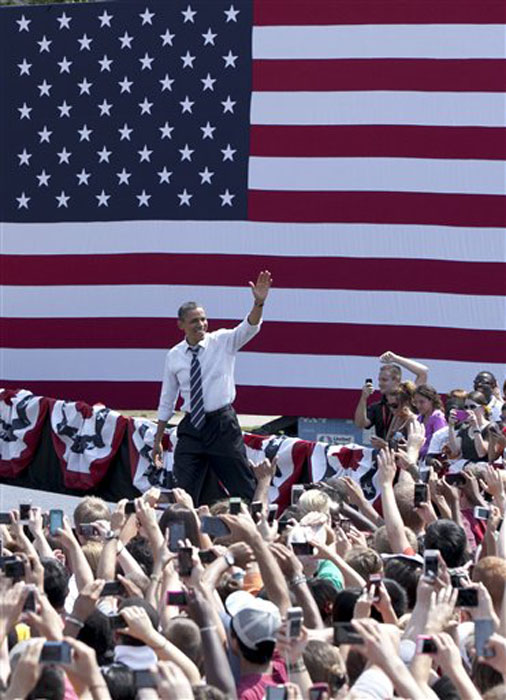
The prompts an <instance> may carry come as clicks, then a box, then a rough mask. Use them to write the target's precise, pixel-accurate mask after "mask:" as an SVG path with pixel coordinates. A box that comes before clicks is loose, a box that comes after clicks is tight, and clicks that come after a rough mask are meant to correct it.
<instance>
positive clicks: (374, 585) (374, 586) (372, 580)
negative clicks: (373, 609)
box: [367, 574, 383, 603]
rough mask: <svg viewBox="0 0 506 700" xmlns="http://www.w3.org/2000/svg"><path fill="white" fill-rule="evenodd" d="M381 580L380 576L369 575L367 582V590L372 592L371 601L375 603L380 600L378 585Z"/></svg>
mask: <svg viewBox="0 0 506 700" xmlns="http://www.w3.org/2000/svg"><path fill="white" fill-rule="evenodd" d="M382 579H383V576H382V575H381V574H370V575H369V580H368V582H367V588H368V590H372V592H373V601H374V602H375V603H376V602H378V600H379V599H380V592H379V588H380V584H381V581H382Z"/></svg>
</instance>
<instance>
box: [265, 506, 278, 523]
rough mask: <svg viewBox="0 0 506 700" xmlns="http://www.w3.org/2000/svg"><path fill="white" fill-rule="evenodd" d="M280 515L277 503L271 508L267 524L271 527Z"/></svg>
mask: <svg viewBox="0 0 506 700" xmlns="http://www.w3.org/2000/svg"><path fill="white" fill-rule="evenodd" d="M277 514H278V506H277V504H276V503H273V504H272V505H270V506H269V511H268V513H267V522H268V523H269V525H272V523H273V522H274V521H275V520H276V515H277Z"/></svg>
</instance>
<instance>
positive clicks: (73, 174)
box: [0, 0, 252, 222]
mask: <svg viewBox="0 0 506 700" xmlns="http://www.w3.org/2000/svg"><path fill="white" fill-rule="evenodd" d="M194 5H195V3H194ZM2 14H3V18H2V19H3V22H2V33H3V38H2V46H3V49H4V51H3V56H4V58H3V59H2V64H3V70H2V78H1V80H2V82H3V84H2V86H1V90H2V94H3V97H4V99H3V106H2V110H1V111H0V119H1V120H2V122H3V123H2V124H1V130H2V133H3V134H4V135H5V134H6V135H7V138H6V139H5V141H4V149H3V150H4V154H3V157H2V163H3V165H2V171H1V175H0V177H1V180H0V182H1V189H2V192H3V195H2V200H3V204H2V206H3V209H4V211H3V216H2V220H4V221H21V222H32V221H40V222H43V221H46V222H47V221H88V220H90V221H91V220H95V221H96V220H98V219H101V220H106V221H107V220H115V221H117V220H128V219H139V218H140V219H155V218H159V219H205V220H212V219H220V220H223V219H244V218H245V217H246V206H247V205H246V201H247V195H246V189H247V163H248V151H249V111H250V93H251V23H252V9H251V3H250V2H249V0H247V1H246V2H245V1H243V0H239V1H238V2H237V1H236V2H235V3H234V4H231V3H230V1H229V0H227V2H222V1H221V0H213V1H212V2H208V3H205V4H204V3H198V4H197V5H195V7H192V4H191V2H187V1H185V2H170V3H169V2H165V1H164V2H150V3H148V4H147V5H146V6H145V8H144V9H141V7H140V6H139V4H136V3H132V4H130V3H120V4H115V3H101V4H97V5H93V6H90V5H69V6H67V5H66V6H64V7H63V8H62V6H50V7H37V8H30V12H29V13H28V12H26V10H25V12H23V10H22V9H21V8H5V9H3V10H2ZM6 14H7V17H8V21H5V20H6Z"/></svg>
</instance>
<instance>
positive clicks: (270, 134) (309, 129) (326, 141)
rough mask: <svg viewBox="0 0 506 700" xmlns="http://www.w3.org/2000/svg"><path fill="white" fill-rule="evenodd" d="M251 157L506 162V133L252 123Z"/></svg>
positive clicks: (452, 128)
mask: <svg viewBox="0 0 506 700" xmlns="http://www.w3.org/2000/svg"><path fill="white" fill-rule="evenodd" d="M250 152H251V155H252V156H288V157H294V156H298V157H322V158H325V157H327V158H328V157H343V158H345V157H349V158H359V157H362V158H374V157H384V158H466V159H467V158H473V159H485V160H502V159H504V158H506V129H503V128H494V127H489V128H481V127H472V126H469V127H467V126H448V127H447V126H443V127H440V126H379V125H378V126H369V125H355V126H277V125H276V126H275V125H273V126H270V125H259V124H257V125H255V124H254V125H252V127H251V129H250Z"/></svg>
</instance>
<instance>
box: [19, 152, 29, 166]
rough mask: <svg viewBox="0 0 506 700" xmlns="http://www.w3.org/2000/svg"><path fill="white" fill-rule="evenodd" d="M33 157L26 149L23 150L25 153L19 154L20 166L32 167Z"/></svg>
mask: <svg viewBox="0 0 506 700" xmlns="http://www.w3.org/2000/svg"><path fill="white" fill-rule="evenodd" d="M31 157H32V154H31V153H28V151H27V150H26V148H23V152H22V153H18V158H19V163H18V165H30V158H31Z"/></svg>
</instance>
